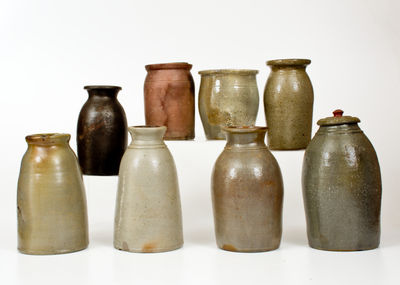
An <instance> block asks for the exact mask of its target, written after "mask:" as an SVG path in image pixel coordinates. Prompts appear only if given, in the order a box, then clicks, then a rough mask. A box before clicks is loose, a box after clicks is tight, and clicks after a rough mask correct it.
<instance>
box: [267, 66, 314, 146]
mask: <svg viewBox="0 0 400 285" xmlns="http://www.w3.org/2000/svg"><path fill="white" fill-rule="evenodd" d="M310 63H311V60H309V59H277V60H270V61H268V62H267V65H269V66H270V67H271V73H270V74H269V77H268V80H267V83H266V85H265V90H264V111H265V118H266V121H267V126H268V147H269V148H270V149H273V150H295V149H304V148H306V147H307V145H308V143H309V142H310V140H311V128H312V115H313V104H314V93H313V87H312V85H311V81H310V78H309V77H308V75H307V73H306V66H307V65H309V64H310Z"/></svg>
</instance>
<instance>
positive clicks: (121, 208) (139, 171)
mask: <svg viewBox="0 0 400 285" xmlns="http://www.w3.org/2000/svg"><path fill="white" fill-rule="evenodd" d="M166 129H167V128H166V127H164V126H162V127H149V126H139V127H130V128H129V132H130V133H131V135H132V143H131V144H130V145H129V146H128V149H127V150H126V152H125V154H124V156H123V158H122V161H121V166H120V170H119V183H118V195H117V202H116V210H115V224H114V247H115V248H117V249H120V250H124V251H131V252H162V251H169V250H174V249H177V248H180V247H182V245H183V233H182V213H181V202H180V196H179V186H178V177H177V172H176V167H175V162H174V159H173V158H172V155H171V153H170V152H169V150H168V148H167V146H166V145H165V143H164V141H163V136H164V134H165V131H166Z"/></svg>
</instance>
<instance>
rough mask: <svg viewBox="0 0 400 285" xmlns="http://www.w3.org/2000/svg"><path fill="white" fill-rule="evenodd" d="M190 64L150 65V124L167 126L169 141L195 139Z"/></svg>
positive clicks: (146, 107)
mask: <svg viewBox="0 0 400 285" xmlns="http://www.w3.org/2000/svg"><path fill="white" fill-rule="evenodd" d="M191 68H192V65H191V64H188V63H186V62H174V63H162V64H150V65H146V70H147V76H146V80H145V82H144V111H145V117H146V124H147V125H150V126H166V127H167V132H166V133H165V136H164V139H166V140H191V139H194V81H193V77H192V74H191V73H190V69H191Z"/></svg>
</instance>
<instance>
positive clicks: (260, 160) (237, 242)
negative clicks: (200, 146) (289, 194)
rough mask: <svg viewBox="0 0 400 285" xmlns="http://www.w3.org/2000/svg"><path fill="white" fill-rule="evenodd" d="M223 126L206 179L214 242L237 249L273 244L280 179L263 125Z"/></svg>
mask: <svg viewBox="0 0 400 285" xmlns="http://www.w3.org/2000/svg"><path fill="white" fill-rule="evenodd" d="M224 130H225V131H226V134H227V143H226V146H225V149H224V151H223V152H222V153H221V155H220V156H219V157H218V159H217V161H216V162H215V165H214V169H213V173H212V180H211V190H212V199H213V209H214V222H215V235H216V239H217V245H218V247H219V248H221V249H224V250H229V251H240V252H258V251H268V250H273V249H276V248H278V247H279V244H280V241H281V236H282V203H283V181H282V175H281V171H280V168H279V165H278V162H277V161H276V159H275V158H274V156H273V155H272V153H271V152H270V151H269V150H268V148H267V146H266V145H265V143H264V139H265V132H266V130H267V128H262V127H226V128H224Z"/></svg>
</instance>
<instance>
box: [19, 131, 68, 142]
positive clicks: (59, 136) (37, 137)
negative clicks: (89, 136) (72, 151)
mask: <svg viewBox="0 0 400 285" xmlns="http://www.w3.org/2000/svg"><path fill="white" fill-rule="evenodd" d="M70 138H71V135H70V134H66V133H42V134H33V135H28V136H26V137H25V140H26V142H27V143H36V144H54V143H57V142H68V141H69V140H70Z"/></svg>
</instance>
